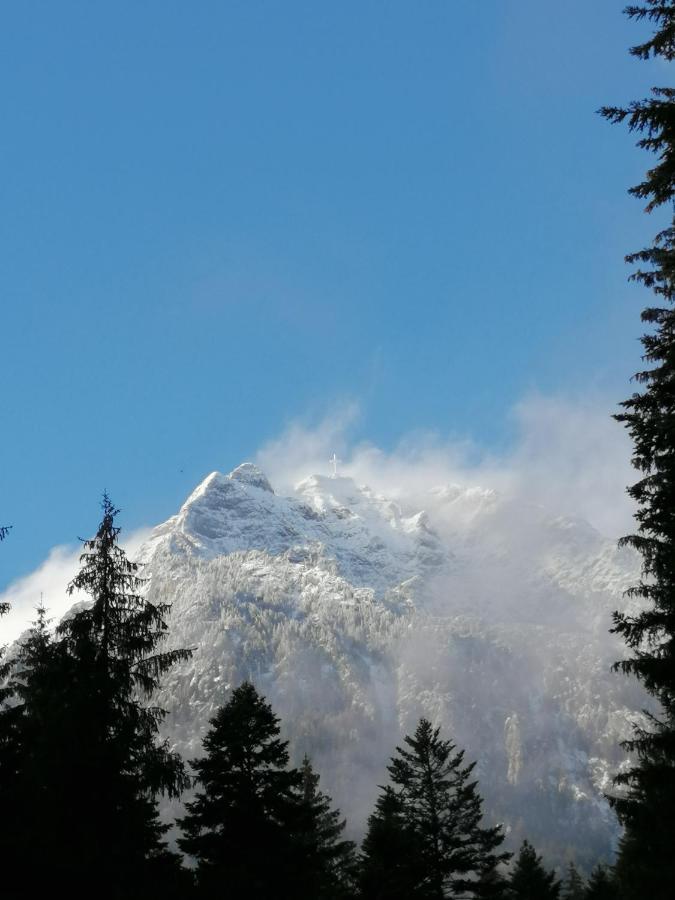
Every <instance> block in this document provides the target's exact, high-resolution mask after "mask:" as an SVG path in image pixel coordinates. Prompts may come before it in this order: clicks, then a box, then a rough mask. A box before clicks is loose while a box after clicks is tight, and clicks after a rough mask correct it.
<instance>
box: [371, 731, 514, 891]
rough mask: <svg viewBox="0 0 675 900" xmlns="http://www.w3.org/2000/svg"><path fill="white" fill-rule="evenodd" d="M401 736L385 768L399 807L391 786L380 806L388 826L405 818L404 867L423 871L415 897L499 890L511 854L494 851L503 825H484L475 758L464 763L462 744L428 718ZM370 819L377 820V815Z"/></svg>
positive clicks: (501, 838)
mask: <svg viewBox="0 0 675 900" xmlns="http://www.w3.org/2000/svg"><path fill="white" fill-rule="evenodd" d="M404 743H405V744H406V745H407V746H406V747H397V748H396V754H397V755H396V756H394V757H393V758H392V761H391V765H390V766H388V767H387V768H388V771H389V774H390V776H391V781H392V785H393V792H394V794H395V796H396V799H397V800H398V801H399V802H400V804H401V808H400V814H399V813H397V812H396V809H395V807H394V806H393V805H392V799H391V796H388V795H386V793H385V797H383V798H381V799H382V804H381V806H380V810H379V813H380V815H381V813H382V812H384V811H386V812H387V813H388V815H389V819H390V824H391V825H394V824H396V823H397V819H400V820H402V823H403V824H404V831H403V835H406V834H412V835H414V841H413V842H412V843H411V852H410V858H409V860H408V864H407V869H408V871H409V872H415V871H417V872H419V873H420V877H419V880H418V881H417V883H416V885H415V887H414V890H413V892H412V893H411V894H410V896H411V897H430V898H444V897H470V896H481V895H482V894H485V895H488V896H489V894H490V893H491V894H492V895H493V896H495V893H496V891H497V888H498V883H499V879H498V877H497V871H496V870H497V868H498V866H499V864H500V863H501V862H504V861H506V860H507V859H508V858H509V856H510V854H508V853H499V852H497V851H498V848H499V847H500V845H501V843H502V841H503V836H502V834H501V830H500V829H499V827H493V828H483V827H481V819H482V803H483V801H482V799H481V797H480V795H479V794H478V791H477V782H476V781H471V780H470V778H471V774H472V772H473V769H474V767H475V763H471V764H469V765H466V766H465V765H464V751H459V752H457V751H456V747H455V745H454V744H453V743H452V742H451V741H444V740H441V738H440V729H438V728H436V729H434V728H433V726H432V725H431V723H430V722H429V721H427V720H426V719H421V720H420V723H419V725H418V727H417V729H416V731H415V734H414V735H413V736H412V737H410V736H406V737H405V739H404ZM387 806H388V807H389V808H387ZM377 812H378V811H376V813H377ZM392 813H394V815H393V816H392ZM373 824H374V825H376V826H379V825H380V823H378V821H377V817H376V819H375V820H374V821H373ZM369 855H370V856H372V851H371V852H370V854H369Z"/></svg>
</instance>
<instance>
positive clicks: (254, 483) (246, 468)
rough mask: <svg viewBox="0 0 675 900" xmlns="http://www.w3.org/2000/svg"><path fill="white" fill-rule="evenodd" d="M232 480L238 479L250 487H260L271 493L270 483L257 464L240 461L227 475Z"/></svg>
mask: <svg viewBox="0 0 675 900" xmlns="http://www.w3.org/2000/svg"><path fill="white" fill-rule="evenodd" d="M227 477H228V478H230V479H231V480H232V481H238V482H240V483H241V484H247V485H249V486H250V487H256V488H260V490H261V491H267V492H268V493H270V494H273V493H274V491H273V490H272V485H271V484H270V483H269V481H268V480H267V476H266V475H265V473H264V472H263V471H262V469H259V468H258V466H256V465H254V464H253V463H250V462H245V463H242V464H241V465H240V466H237V468H236V469H232V471H231V472H230V474H229V475H228V476H227Z"/></svg>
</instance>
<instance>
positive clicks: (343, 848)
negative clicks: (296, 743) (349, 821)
mask: <svg viewBox="0 0 675 900" xmlns="http://www.w3.org/2000/svg"><path fill="white" fill-rule="evenodd" d="M300 776H301V783H300V797H299V804H300V818H299V822H298V842H299V845H300V847H301V850H302V856H303V857H304V861H303V862H302V865H301V867H302V871H303V887H302V890H301V891H300V890H299V891H298V892H297V893H296V896H297V895H298V894H300V893H301V894H303V895H305V896H307V897H310V898H312V900H343V898H348V897H351V896H353V892H354V889H355V876H356V846H355V844H354V843H353V841H348V840H345V839H344V838H343V836H342V835H343V832H344V830H345V826H346V822H345V820H344V819H342V818H341V817H340V810H339V809H333V808H332V804H331V799H330V797H328V796H327V795H326V794H324V793H323V792H322V791H320V790H319V775H318V774H317V773H316V772H315V771H314V769H313V768H312V764H311V762H310V760H309V757H307V756H305V758H304V759H303V761H302V766H301V767H300Z"/></svg>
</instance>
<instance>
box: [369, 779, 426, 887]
mask: <svg viewBox="0 0 675 900" xmlns="http://www.w3.org/2000/svg"><path fill="white" fill-rule="evenodd" d="M422 849H423V848H422V843H421V841H420V840H419V838H418V835H417V833H416V831H415V830H414V829H413V827H412V825H411V824H410V823H409V821H408V818H407V817H406V813H405V806H404V803H403V799H402V798H401V796H400V795H399V794H397V793H396V792H395V791H394V789H393V788H392V787H391V786H390V785H387V787H385V788H383V790H382V793H381V794H380V796H379V797H378V798H377V802H376V804H375V809H374V811H373V813H372V814H371V815H370V817H369V818H368V829H367V831H366V836H365V838H364V840H363V844H362V846H361V865H360V874H359V883H360V889H361V897H362V898H363V900H417V898H422V897H428V896H430V894H429V893H428V887H427V884H426V864H425V861H424V856H423V852H422Z"/></svg>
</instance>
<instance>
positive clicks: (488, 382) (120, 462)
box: [0, 0, 666, 587]
mask: <svg viewBox="0 0 675 900" xmlns="http://www.w3.org/2000/svg"><path fill="white" fill-rule="evenodd" d="M622 6H623V3H616V2H613V0H612V2H610V0H594V2H593V3H589V2H588V0H586V2H584V3H582V2H580V0H567V2H566V3H564V4H559V3H557V4H553V3H542V2H541V0H520V2H504V0H492V2H487V3H476V2H473V0H425V2H423V3H411V2H405V3H404V2H393V0H392V2H387V3H384V2H370V0H360V2H358V3H357V2H343V3H339V4H336V3H330V4H329V3H321V2H316V0H313V2H295V0H291V2H287V3H280V2H256V0H246V2H222V0H221V2H207V0H201V2H199V3H192V4H187V3H178V2H166V0H163V2H159V0H157V2H134V3H131V2H116V3H114V4H113V3H108V4H103V3H90V2H81V3H72V2H67V0H63V2H60V3H58V4H56V3H53V2H44V3H38V2H32V0H25V2H23V3H21V4H4V5H3V7H2V9H1V10H0V122H1V123H2V124H1V126H0V128H1V135H2V137H1V140H0V165H1V167H2V178H1V180H0V241H1V245H2V251H1V252H0V298H1V303H2V328H1V329H0V358H1V359H2V372H3V384H2V390H1V393H0V422H1V423H2V447H1V448H0V456H1V464H0V517H1V519H2V521H3V522H9V523H13V525H14V530H13V532H12V534H11V537H10V539H9V540H8V542H7V543H6V544H5V545H3V548H2V569H1V570H0V587H1V586H2V585H4V584H6V583H7V582H8V581H10V580H11V579H12V578H15V577H17V576H18V575H20V574H22V573H24V572H26V571H28V570H29V569H30V568H32V567H33V566H35V565H36V563H37V562H39V561H40V560H41V559H43V558H44V556H45V555H46V553H47V551H48V550H49V548H51V547H52V546H54V545H56V544H62V543H68V542H72V541H73V540H74V539H75V538H76V536H77V535H78V534H79V535H83V534H87V533H89V532H91V530H92V529H93V527H94V526H95V525H96V523H97V521H98V508H97V504H98V500H99V496H100V493H101V491H102V490H103V489H104V488H106V489H107V490H108V491H109V492H110V493H111V495H112V497H113V499H114V500H115V501H116V502H117V503H118V505H120V506H121V507H123V509H124V517H123V522H122V524H124V525H125V526H126V527H128V528H130V529H133V528H136V527H138V526H140V525H144V524H148V523H155V522H157V521H160V520H161V519H163V518H166V517H167V516H168V515H170V514H172V513H173V512H174V511H175V510H176V508H177V506H178V505H179V503H180V502H181V501H182V499H183V498H184V496H185V495H186V493H188V492H189V490H190V489H191V488H192V487H193V486H194V484H195V483H196V482H197V481H199V480H200V479H201V478H202V477H203V476H204V475H205V474H206V473H208V472H209V471H211V470H213V469H216V468H217V469H220V470H228V469H230V468H232V467H233V466H234V465H236V464H237V463H238V462H240V461H242V460H243V459H247V458H251V457H252V456H254V455H255V454H256V452H257V450H258V448H259V447H261V445H263V444H265V443H266V442H268V441H269V440H271V439H272V438H273V437H274V436H275V435H276V434H278V433H279V432H280V431H282V430H283V429H284V427H285V426H286V425H287V423H288V422H289V421H292V420H294V419H296V418H304V420H306V421H309V422H311V421H312V420H313V419H315V418H317V417H318V418H320V417H322V416H325V415H326V414H327V411H329V410H330V409H331V408H333V407H334V406H339V405H340V404H343V403H345V402H349V401H356V402H358V404H359V405H360V409H361V414H360V417H359V419H358V421H357V422H356V423H355V424H354V425H353V426H352V431H351V437H352V439H353V440H355V441H357V440H362V439H366V438H367V439H368V440H370V441H372V442H374V443H376V444H377V445H378V446H380V447H384V448H387V447H392V446H394V445H396V443H397V442H398V441H400V440H401V439H402V438H403V437H404V436H405V435H408V434H410V433H415V432H419V431H434V432H436V433H437V434H438V435H440V436H441V437H444V438H445V437H464V436H470V437H471V438H472V440H473V441H475V442H476V443H477V445H478V446H480V447H483V448H485V449H486V450H487V451H488V452H492V453H499V452H501V451H502V450H503V448H505V447H508V445H509V442H510V441H512V439H513V418H512V416H511V415H510V410H512V409H513V407H514V405H515V404H517V403H518V402H519V401H520V400H521V399H522V398H523V397H526V396H528V395H529V394H531V393H532V392H540V393H543V394H550V395H561V394H562V395H565V396H571V397H575V396H583V395H584V394H585V393H586V392H587V391H588V390H589V389H590V390H592V391H594V392H596V393H599V394H600V395H602V396H606V397H607V398H608V401H607V402H608V409H607V412H608V414H609V412H611V403H613V402H615V401H618V400H619V399H621V398H622V397H624V396H625V395H626V393H627V391H628V390H629V387H628V378H629V376H630V374H631V373H632V372H633V371H634V370H635V368H636V367H637V365H638V364H639V363H638V358H639V345H638V344H637V343H636V338H637V336H638V335H639V330H640V323H639V310H640V308H641V306H642V305H644V303H645V302H646V297H645V296H643V295H642V292H641V291H640V290H639V289H637V288H635V287H631V286H629V285H627V284H626V276H627V270H626V268H625V267H624V265H623V263H622V257H623V255H624V253H625V252H627V251H628V250H630V249H633V248H635V247H637V246H641V245H642V244H643V243H645V242H647V241H648V240H649V238H650V236H651V234H652V233H653V232H654V231H655V230H656V228H657V227H658V225H659V224H660V223H659V222H657V221H656V220H655V219H652V220H650V219H648V218H647V217H646V216H643V215H641V212H640V205H639V203H638V202H637V201H635V200H632V199H630V198H629V197H628V196H627V194H626V189H627V187H628V186H629V185H631V184H633V183H635V182H636V181H637V180H639V179H640V178H641V176H642V173H643V171H644V169H645V167H646V165H647V163H648V159H647V157H645V156H643V155H642V154H641V153H639V152H638V151H636V150H635V149H634V147H633V141H632V139H631V138H630V137H629V136H628V135H627V134H626V133H625V132H624V131H622V130H621V129H618V128H612V127H610V126H609V125H607V124H606V123H604V122H603V121H602V120H601V119H600V118H599V117H598V116H597V115H595V110H596V109H597V108H598V107H599V106H600V105H601V104H603V103H611V102H618V103H621V102H625V101H627V100H630V99H632V98H637V97H640V96H642V95H644V94H645V92H646V91H647V89H648V88H649V86H650V85H652V84H656V83H662V82H664V81H666V70H665V69H663V68H659V67H658V66H657V65H656V64H652V63H649V64H645V63H640V62H638V61H635V60H632V59H631V58H630V57H629V56H628V54H627V52H626V48H627V47H628V45H630V44H631V43H635V42H636V41H637V40H638V39H639V37H640V36H641V34H642V32H641V30H640V29H639V28H638V27H637V26H635V25H631V24H630V23H629V22H627V21H626V20H624V17H623V16H622V15H621V8H622Z"/></svg>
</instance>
